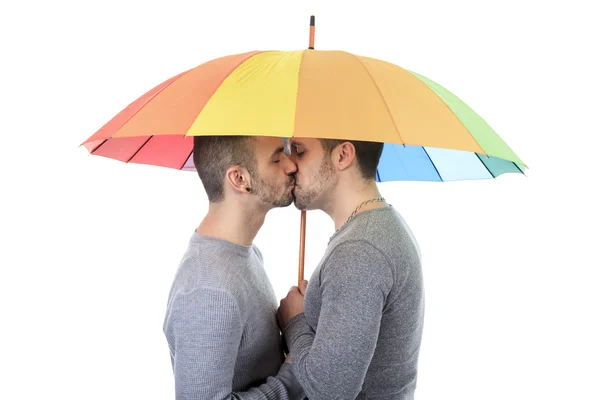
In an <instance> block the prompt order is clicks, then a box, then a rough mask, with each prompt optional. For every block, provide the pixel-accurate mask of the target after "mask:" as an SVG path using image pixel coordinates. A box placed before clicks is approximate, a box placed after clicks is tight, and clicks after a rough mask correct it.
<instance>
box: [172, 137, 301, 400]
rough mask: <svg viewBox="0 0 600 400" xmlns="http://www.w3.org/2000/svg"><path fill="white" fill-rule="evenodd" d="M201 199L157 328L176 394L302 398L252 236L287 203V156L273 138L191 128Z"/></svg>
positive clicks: (291, 180) (293, 169)
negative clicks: (195, 132) (202, 207)
mask: <svg viewBox="0 0 600 400" xmlns="http://www.w3.org/2000/svg"><path fill="white" fill-rule="evenodd" d="M193 151H194V154H193V157H194V158H193V159H194V164H195V166H196V169H197V171H198V175H199V176H200V179H201V181H202V184H203V185H204V188H205V190H206V193H207V195H208V198H209V202H210V204H209V209H208V212H207V214H206V216H205V217H204V219H203V220H202V222H201V223H200V225H199V226H198V228H197V229H196V230H195V232H194V233H193V235H192V237H191V238H190V241H189V245H188V249H187V251H186V253H185V255H184V256H183V259H182V261H181V263H180V265H179V268H178V270H177V274H176V276H175V280H174V282H173V285H172V287H171V291H170V293H169V299H168V304H167V312H166V316H165V321H164V326H163V330H164V333H165V336H166V338H167V342H168V344H169V349H170V353H171V363H172V367H173V373H174V376H175V391H176V398H177V399H178V400H183V399H301V398H303V397H304V394H303V391H302V388H301V386H300V385H299V384H298V381H297V380H296V378H295V377H294V375H293V373H292V370H291V366H290V362H291V361H290V359H289V357H288V358H286V359H285V362H284V353H283V351H282V339H281V335H280V332H279V328H278V326H277V321H276V317H275V314H276V311H277V299H276V298H275V293H274V291H273V288H272V286H271V283H270V282H269V280H268V278H267V275H266V273H265V271H264V268H263V258H262V254H261V252H260V251H259V249H258V248H257V247H256V246H255V245H254V244H253V240H254V238H255V237H256V234H257V233H258V230H259V229H260V227H261V226H262V224H263V222H264V219H265V216H266V214H267V212H268V211H269V210H271V209H273V208H275V207H285V206H288V205H290V204H291V203H292V200H293V197H292V190H293V187H294V178H293V174H294V173H295V172H296V166H295V164H294V163H293V162H292V161H291V160H290V159H289V158H288V157H287V156H285V155H284V153H283V143H282V141H281V139H278V138H269V137H237V136H219V137H217V136H211V137H195V138H194V150H193Z"/></svg>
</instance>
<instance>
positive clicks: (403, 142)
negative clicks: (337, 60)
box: [348, 53, 406, 145]
mask: <svg viewBox="0 0 600 400" xmlns="http://www.w3.org/2000/svg"><path fill="white" fill-rule="evenodd" d="M348 54H350V55H352V56H353V57H354V58H356V60H358V62H359V63H360V65H362V67H363V68H364V70H365V72H366V73H367V75H368V76H369V78H371V82H373V85H375V88H376V89H377V92H378V93H379V96H380V97H381V100H382V101H383V104H384V105H385V109H386V110H387V112H388V115H389V116H390V119H391V120H392V125H394V128H395V129H396V133H397V134H398V138H399V139H400V142H402V145H406V142H405V141H404V139H402V136H401V135H400V130H399V129H398V125H396V121H394V117H393V116H392V111H391V110H390V107H389V106H388V104H387V102H386V101H385V97H383V93H381V89H380V88H379V85H378V84H377V82H375V78H373V75H371V73H370V72H369V69H368V68H367V67H366V66H365V64H364V63H363V62H362V60H361V59H360V57H358V56H357V55H356V54H353V53H348Z"/></svg>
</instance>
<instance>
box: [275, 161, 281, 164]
mask: <svg viewBox="0 0 600 400" xmlns="http://www.w3.org/2000/svg"><path fill="white" fill-rule="evenodd" d="M279 161H281V160H273V162H274V163H275V164H279Z"/></svg>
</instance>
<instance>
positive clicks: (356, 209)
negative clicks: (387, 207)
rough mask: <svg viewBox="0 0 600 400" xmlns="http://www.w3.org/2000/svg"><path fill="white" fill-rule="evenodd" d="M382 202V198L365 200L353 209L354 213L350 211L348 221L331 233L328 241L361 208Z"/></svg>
mask: <svg viewBox="0 0 600 400" xmlns="http://www.w3.org/2000/svg"><path fill="white" fill-rule="evenodd" d="M384 201H385V199H384V198H383V197H374V198H372V199H369V200H365V201H363V202H362V203H360V205H359V206H358V207H356V208H355V209H354V211H352V214H350V216H349V217H348V219H347V220H346V222H344V223H343V224H342V226H340V227H339V228H338V229H336V231H335V232H334V233H333V235H331V237H330V238H329V241H330V242H331V239H333V237H334V236H335V234H336V233H338V232H339V230H340V229H342V228H343V227H344V226H345V225H346V224H347V223H348V222H350V220H351V219H353V218H354V217H355V216H356V213H358V210H360V209H361V208H362V207H364V206H366V205H367V204H369V203H374V202H384Z"/></svg>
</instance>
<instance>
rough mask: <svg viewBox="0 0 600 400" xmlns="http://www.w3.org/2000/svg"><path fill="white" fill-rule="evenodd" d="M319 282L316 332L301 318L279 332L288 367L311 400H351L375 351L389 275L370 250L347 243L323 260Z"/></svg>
mask: <svg viewBox="0 0 600 400" xmlns="http://www.w3.org/2000/svg"><path fill="white" fill-rule="evenodd" d="M320 279H321V282H320V287H318V288H316V290H320V291H321V301H322V303H321V310H320V314H319V321H318V325H317V331H316V332H313V331H312V329H311V328H310V327H309V326H308V324H307V322H306V319H305V318H304V314H300V315H298V316H296V317H294V318H293V319H292V320H291V321H290V322H289V323H288V325H287V326H286V327H285V330H284V334H285V337H286V340H287V343H288V346H289V348H290V353H291V355H292V362H293V364H292V368H293V369H294V374H295V375H296V377H297V379H298V381H299V382H300V384H301V385H302V387H303V388H304V391H305V392H306V395H307V397H308V398H310V399H311V400H312V399H315V400H316V399H333V398H336V399H354V398H356V396H358V394H359V393H360V391H361V388H362V386H363V383H364V379H365V376H366V374H367V370H368V368H369V365H370V363H371V359H372V357H373V354H374V352H375V346H376V344H377V338H378V336H379V328H380V323H381V317H382V311H383V307H384V304H385V301H386V298H387V295H388V294H389V292H390V289H391V285H392V272H391V269H390V266H389V264H388V261H387V259H386V258H385V256H384V255H383V254H382V253H381V252H380V251H379V250H377V249H376V248H374V247H373V246H372V245H370V244H368V243H366V242H363V241H357V242H346V243H344V244H341V245H339V246H338V247H337V248H335V249H334V250H333V251H332V252H331V254H330V256H329V257H328V259H327V260H325V262H324V264H323V266H322V269H321V277H320Z"/></svg>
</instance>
